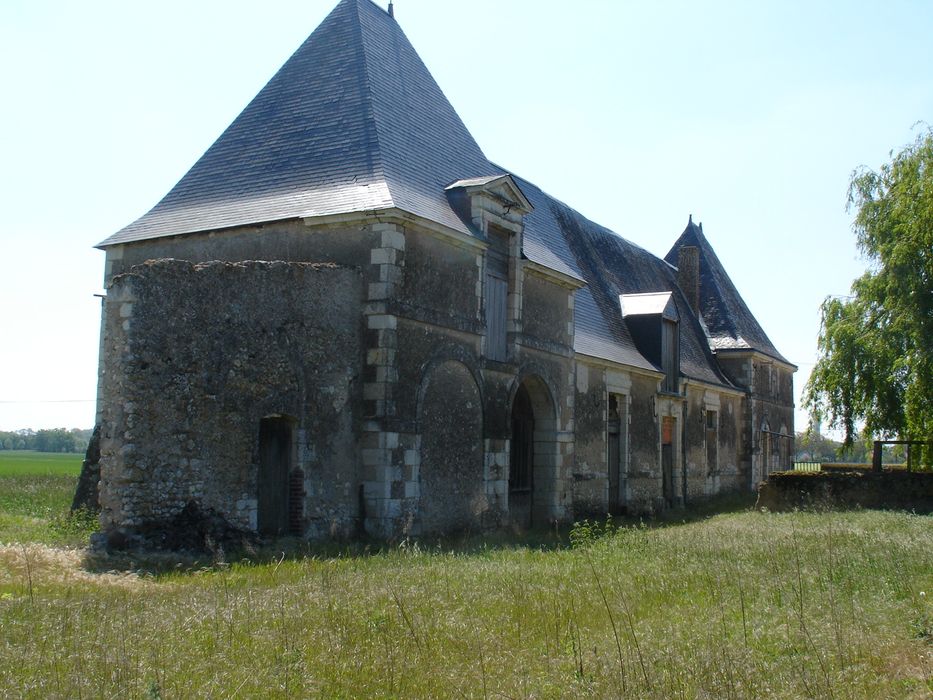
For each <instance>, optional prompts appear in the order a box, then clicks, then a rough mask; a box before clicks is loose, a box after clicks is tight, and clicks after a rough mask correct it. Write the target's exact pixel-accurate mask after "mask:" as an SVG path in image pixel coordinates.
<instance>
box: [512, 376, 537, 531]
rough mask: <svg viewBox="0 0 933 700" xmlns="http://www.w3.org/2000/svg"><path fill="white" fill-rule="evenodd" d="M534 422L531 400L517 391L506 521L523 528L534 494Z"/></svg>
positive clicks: (528, 520) (528, 516)
mask: <svg viewBox="0 0 933 700" xmlns="http://www.w3.org/2000/svg"><path fill="white" fill-rule="evenodd" d="M534 455H535V419H534V412H533V411H532V408H531V398H530V397H529V396H528V392H527V390H526V389H525V387H524V386H522V387H519V389H518V392H517V393H516V395H515V402H514V403H513V404H512V449H511V458H510V460H509V517H510V518H511V520H512V522H513V523H515V524H517V525H521V526H524V527H529V526H530V525H531V512H532V505H533V501H532V498H533V494H534Z"/></svg>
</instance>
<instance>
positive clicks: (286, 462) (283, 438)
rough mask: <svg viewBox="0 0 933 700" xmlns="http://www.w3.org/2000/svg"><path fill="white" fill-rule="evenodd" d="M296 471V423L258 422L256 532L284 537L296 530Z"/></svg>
mask: <svg viewBox="0 0 933 700" xmlns="http://www.w3.org/2000/svg"><path fill="white" fill-rule="evenodd" d="M294 467H295V440H294V421H293V420H292V419H290V418H287V417H285V416H270V417H268V418H263V419H262V420H261V421H259V473H258V474H257V483H256V529H257V530H258V532H259V533H260V534H261V535H273V536H275V535H284V534H286V533H288V532H290V531H294V530H295V529H297V526H299V525H300V521H301V513H300V512H296V509H299V508H300V507H301V505H302V503H301V500H300V499H301V489H302V487H301V482H302V481H303V480H302V479H300V478H295V477H296V474H294V473H293V470H294Z"/></svg>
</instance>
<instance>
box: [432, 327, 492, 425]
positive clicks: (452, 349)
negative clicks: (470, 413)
mask: <svg viewBox="0 0 933 700" xmlns="http://www.w3.org/2000/svg"><path fill="white" fill-rule="evenodd" d="M446 362H457V363H459V364H461V365H463V366H464V368H465V369H466V370H467V371H468V372H469V373H470V376H472V377H473V383H474V384H475V386H476V389H477V391H478V392H479V396H480V406H484V405H485V404H484V403H483V401H484V400H485V398H484V396H483V380H482V375H481V374H480V370H479V366H478V363H477V361H476V358H475V357H474V356H473V355H472V354H471V353H470V352H469V351H468V350H466V349H465V348H464V347H463V346H461V345H453V344H450V345H444V346H442V347H440V348H439V349H437V350H436V351H435V352H434V354H433V355H432V356H431V359H430V360H428V361H427V362H426V363H424V365H422V368H421V378H422V379H421V384H419V385H418V392H417V396H416V398H415V414H416V416H417V418H416V420H417V426H416V432H421V415H422V413H423V411H422V406H423V405H424V395H425V392H426V391H427V389H428V387H429V386H430V378H431V375H432V374H433V372H434V370H435V368H436V367H438V366H439V365H442V364H444V363H446Z"/></svg>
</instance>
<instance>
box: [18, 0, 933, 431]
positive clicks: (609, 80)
mask: <svg viewBox="0 0 933 700" xmlns="http://www.w3.org/2000/svg"><path fill="white" fill-rule="evenodd" d="M334 2H335V0H324V1H318V0H300V1H299V0H266V2H263V3H256V2H239V1H237V0H227V1H225V2H220V1H217V0H198V2H191V1H190V0H189V1H187V2H181V1H179V0H163V1H162V2H159V3H137V2H125V1H119V2H118V1H115V0H114V1H103V0H86V1H84V2H81V3H73V2H64V1H62V0H4V2H3V3H2V4H0V80H2V83H0V85H2V90H3V95H4V100H3V108H2V109H0V154H2V159H3V162H4V165H5V167H4V168H2V169H0V193H2V199H0V202H2V213H3V219H2V221H3V223H2V228H0V245H2V247H0V251H2V255H0V299H2V302H0V303H2V306H0V313H2V319H3V329H4V333H3V335H2V339H3V340H2V342H0V429H16V428H22V427H32V428H40V427H56V426H67V427H89V426H91V425H92V424H93V421H94V410H93V406H94V404H93V399H94V396H95V393H96V367H97V350H98V326H99V306H100V304H99V300H98V299H97V298H95V297H94V296H93V295H94V294H95V293H99V292H101V285H102V271H103V253H101V252H100V251H96V250H94V249H93V245H94V244H96V243H98V242H99V241H101V240H103V239H104V238H105V237H107V236H108V235H110V234H111V233H113V232H114V231H116V230H118V229H119V228H121V227H122V226H124V225H125V224H127V223H129V222H130V221H132V220H133V219H135V218H136V217H138V216H140V215H141V214H143V213H144V212H145V211H146V210H147V209H148V208H150V207H151V206H153V205H154V204H155V203H156V202H157V201H158V200H159V199H160V198H161V197H162V195H164V194H165V193H166V192H167V191H168V189H169V188H170V187H171V186H172V185H173V184H174V183H175V182H176V181H177V180H178V179H179V178H180V177H181V176H182V175H183V174H184V172H185V171H186V170H187V169H188V168H189V167H190V166H191V165H192V164H193V163H194V161H195V160H196V159H197V158H198V157H199V156H200V155H201V153H203V152H204V150H205V149H206V148H207V147H208V146H209V145H210V144H211V143H212V142H213V140H214V139H215V138H217V136H219V135H220V133H221V132H222V130H223V129H224V128H225V127H226V126H227V125H228V124H229V123H230V122H231V121H232V120H233V119H234V117H235V116H236V115H237V114H238V113H239V111H240V110H241V109H242V108H243V107H244V106H245V105H246V104H247V103H248V102H249V100H250V99H251V98H252V97H253V95H255V94H256V92H258V91H259V89H260V88H261V87H262V86H263V84H264V83H265V82H266V81H267V80H268V79H269V78H270V77H271V76H272V74H273V73H274V72H275V70H276V69H277V68H278V67H279V66H280V65H281V64H282V63H283V62H284V61H285V60H286V59H287V58H288V56H289V55H290V54H291V53H292V52H293V51H294V50H295V49H296V48H297V47H298V45H299V44H300V43H301V41H302V40H303V39H304V38H305V37H306V36H307V35H308V34H310V33H311V31H313V29H314V28H315V27H316V26H317V24H318V23H319V22H320V20H321V19H323V17H324V16H325V15H326V14H327V13H328V12H329V11H330V9H332V7H333V4H334ZM379 4H381V5H382V6H383V7H384V6H385V5H386V2H385V0H382V2H380V3H379ZM395 10H396V17H397V19H398V21H399V23H400V24H401V26H402V28H403V29H404V30H405V32H406V34H407V35H408V37H409V39H410V40H411V41H412V43H413V44H414V46H415V48H416V49H417V50H418V52H419V53H420V54H421V57H422V59H423V60H424V61H425V63H426V64H427V66H428V68H429V69H430V70H431V72H432V73H433V74H434V77H435V78H436V79H437V81H438V83H439V84H440V86H441V88H442V89H443V90H444V92H445V94H446V95H447V97H448V98H449V99H450V101H451V102H452V103H453V105H454V107H455V108H456V109H457V110H458V112H459V113H460V115H461V117H462V118H463V120H464V121H465V122H466V124H467V127H468V128H469V129H470V130H471V132H472V133H473V135H474V137H476V139H477V141H478V142H479V143H480V145H481V146H482V148H483V149H484V151H485V152H486V154H487V156H489V157H490V158H491V159H492V160H494V161H496V162H498V163H500V164H501V165H503V166H505V167H508V168H510V169H512V170H514V171H515V172H517V173H519V174H520V175H522V176H523V177H525V178H527V179H529V180H531V181H532V182H534V183H536V184H537V185H539V186H540V187H541V188H543V189H544V190H545V191H547V192H549V193H550V194H552V195H554V196H556V197H558V198H559V199H561V200H563V201H564V202H566V203H568V204H569V205H571V206H572V207H574V208H575V209H577V210H578V211H580V212H581V213H582V214H584V215H585V216H587V217H589V218H590V219H593V220H594V221H597V222H599V223H600V224H603V225H605V226H608V227H609V228H611V229H613V230H614V231H616V232H618V233H619V234H621V235H623V236H625V237H626V238H628V239H630V240H632V241H634V242H636V243H638V244H639V245H641V246H643V247H645V248H647V249H648V250H650V251H652V252H654V253H656V254H659V255H663V254H664V253H666V252H667V250H668V248H669V247H670V245H671V243H672V242H673V241H674V240H675V239H676V238H677V236H678V235H679V234H680V233H681V231H683V229H684V226H685V225H686V223H687V217H688V215H689V214H693V215H694V218H695V219H696V220H698V221H702V222H703V223H704V231H705V232H706V234H707V237H708V238H709V240H710V241H711V243H712V244H713V246H714V247H715V249H716V251H717V253H718V255H719V257H720V259H721V260H722V262H723V264H724V265H725V267H726V269H727V270H728V272H729V274H730V275H731V276H732V279H733V281H734V282H735V283H736V285H737V286H738V288H739V291H740V292H741V293H742V295H743V296H744V298H745V300H746V302H747V303H748V305H749V307H750V308H751V309H752V311H753V312H754V313H755V314H756V315H757V316H758V318H759V320H760V321H761V323H762V325H763V327H764V328H765V330H766V331H767V333H768V334H769V336H770V337H771V339H772V340H773V341H774V343H775V344H776V346H777V347H778V348H779V349H780V350H781V351H782V352H783V353H784V355H785V356H787V357H788V358H789V359H791V360H792V361H793V362H795V363H796V364H798V365H799V367H800V370H799V372H798V374H797V377H796V384H795V386H796V389H797V391H798V394H799V390H800V388H802V386H803V384H804V382H805V380H806V378H807V376H808V374H809V371H810V369H811V368H812V364H813V362H814V360H815V357H816V337H817V332H818V329H819V304H820V302H821V301H822V299H823V298H824V297H825V296H827V295H829V294H845V293H846V292H847V291H848V288H849V284H850V283H851V281H852V279H853V278H854V277H856V276H857V275H858V274H860V273H861V271H862V270H863V269H864V267H865V263H864V261H863V260H861V259H860V258H859V256H858V254H857V251H856V250H855V245H854V238H853V235H852V233H851V230H850V222H851V215H850V214H847V213H846V210H845V204H846V189H847V185H848V180H849V176H850V174H851V172H852V170H853V169H855V168H857V167H859V166H869V167H877V166H878V165H880V164H881V163H882V162H884V161H885V160H886V159H887V158H888V154H889V152H890V151H891V149H895V150H896V149H899V148H900V147H901V146H903V145H904V144H905V143H907V142H908V141H910V140H911V139H912V138H913V137H914V135H915V134H916V130H915V129H914V124H915V123H916V122H918V121H925V122H933V70H931V67H933V41H931V40H930V36H933V3H928V2H920V1H917V2H886V3H877V2H873V3H869V2H857V1H856V2H795V1H793V0H791V1H788V0H785V1H783V2H755V3H751V2H701V1H697V2H650V3H649V2H637V3H636V2H621V1H613V2H610V1H605V0H578V1H577V2H573V3H571V2H566V1H561V2H559V1H557V0H553V1H552V0H537V1H536V2H533V1H530V0H529V1H526V0H498V1H497V2H494V1H492V0H471V1H470V2H448V1H446V0H445V1H439V0H398V1H397V2H396V3H395ZM803 426H804V423H803V421H802V414H799V413H798V429H800V428H802V427H803Z"/></svg>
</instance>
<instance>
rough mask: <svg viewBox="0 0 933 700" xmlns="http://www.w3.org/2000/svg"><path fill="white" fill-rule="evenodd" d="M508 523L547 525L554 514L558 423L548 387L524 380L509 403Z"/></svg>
mask: <svg viewBox="0 0 933 700" xmlns="http://www.w3.org/2000/svg"><path fill="white" fill-rule="evenodd" d="M511 427H512V441H511V449H510V459H509V520H510V521H511V522H512V523H513V524H514V525H518V526H519V527H530V526H531V525H533V524H541V523H544V522H547V521H548V520H549V518H550V516H551V514H552V512H553V511H554V510H555V505H556V504H555V503H554V498H555V490H556V471H557V459H558V449H557V440H556V427H557V421H556V419H555V412H554V404H553V402H552V401H551V395H550V391H549V390H548V388H547V385H546V384H545V383H544V382H543V381H542V380H541V379H540V378H538V377H528V378H526V379H525V380H524V381H523V382H522V383H521V384H520V385H519V387H518V389H517V390H516V392H515V396H514V398H513V399H512V411H511Z"/></svg>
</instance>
